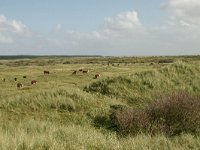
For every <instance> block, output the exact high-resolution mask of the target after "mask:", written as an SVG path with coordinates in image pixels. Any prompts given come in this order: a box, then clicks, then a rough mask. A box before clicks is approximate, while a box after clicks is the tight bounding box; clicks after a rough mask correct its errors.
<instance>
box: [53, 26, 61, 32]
mask: <svg viewBox="0 0 200 150" xmlns="http://www.w3.org/2000/svg"><path fill="white" fill-rule="evenodd" d="M60 30H61V24H57V25H56V26H55V28H54V32H56V33H57V32H59V31H60Z"/></svg>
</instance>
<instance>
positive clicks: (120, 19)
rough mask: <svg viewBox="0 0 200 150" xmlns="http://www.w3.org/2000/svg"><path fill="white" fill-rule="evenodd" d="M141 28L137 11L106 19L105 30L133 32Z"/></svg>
mask: <svg viewBox="0 0 200 150" xmlns="http://www.w3.org/2000/svg"><path fill="white" fill-rule="evenodd" d="M140 27H141V23H140V21H139V18H138V14H137V12H136V11H127V12H123V13H120V14H118V15H117V16H115V17H107V18H105V29H106V30H108V31H127V30H128V31H131V30H135V29H137V28H140Z"/></svg>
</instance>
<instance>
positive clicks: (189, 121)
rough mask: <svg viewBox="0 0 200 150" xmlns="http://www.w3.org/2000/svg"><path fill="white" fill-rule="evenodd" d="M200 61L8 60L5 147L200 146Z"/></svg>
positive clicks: (1, 85)
mask: <svg viewBox="0 0 200 150" xmlns="http://www.w3.org/2000/svg"><path fill="white" fill-rule="evenodd" d="M199 66H200V56H176V57H36V58H35V57H34V58H23V59H22V58H15V59H11V58H9V59H5V58H2V59H0V77H1V79H4V78H5V81H3V80H1V81H0V149H2V150H10V149H11V150H12V149H16V150H39V149H41V150H43V149H44V150H48V149H49V150H54V149H55V150H58V149H59V150H62V149H63V150H65V149H72V150H73V149H74V150H79V149H85V150H88V149H95V150H96V149H99V150H102V149H105V150H107V149H109V150H112V149H113V150H126V149H127V150H129V149H131V150H134V149H135V150H147V149H152V150H160V149H172V150H175V149H180V150H183V149H200V67H199ZM80 69H82V70H89V72H88V73H82V72H81V71H79V70H80ZM44 70H47V71H49V72H50V74H44ZM73 71H77V74H72V73H73ZM95 74H100V77H99V78H97V79H95V78H94V77H95ZM23 76H26V78H24V77H23ZM14 78H17V81H15V80H14ZM32 80H36V81H37V83H36V84H35V85H32V84H31V81H32ZM19 82H20V83H22V84H23V87H21V88H18V87H17V83H19Z"/></svg>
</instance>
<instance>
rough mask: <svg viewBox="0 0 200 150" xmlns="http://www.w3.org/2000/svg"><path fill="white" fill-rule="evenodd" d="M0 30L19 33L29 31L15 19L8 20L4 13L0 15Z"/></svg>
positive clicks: (23, 33)
mask: <svg viewBox="0 0 200 150" xmlns="http://www.w3.org/2000/svg"><path fill="white" fill-rule="evenodd" d="M0 31H2V32H12V33H16V34H19V35H26V34H29V33H30V31H29V30H28V28H27V27H26V25H24V24H23V23H21V22H20V21H17V20H8V19H7V18H6V17H5V16H4V15H0Z"/></svg>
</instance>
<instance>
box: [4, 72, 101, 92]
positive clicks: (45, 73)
mask: <svg viewBox="0 0 200 150" xmlns="http://www.w3.org/2000/svg"><path fill="white" fill-rule="evenodd" d="M78 72H82V73H83V74H87V73H89V70H88V69H87V70H84V69H79V70H74V71H73V72H72V74H73V75H77V74H78ZM49 74H50V71H47V70H45V71H44V75H49ZM99 77H100V74H99V73H98V74H95V75H94V79H97V78H99ZM23 78H24V79H26V78H27V76H23ZM1 80H2V82H6V78H2V79H1ZM14 81H15V82H17V81H18V78H16V77H15V78H14ZM35 84H37V81H36V80H32V81H31V85H35ZM22 87H23V84H22V82H18V83H17V88H18V89H20V88H22Z"/></svg>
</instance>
